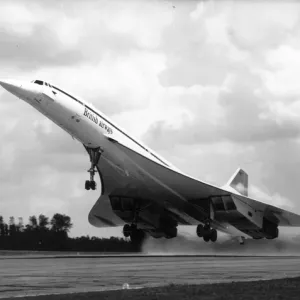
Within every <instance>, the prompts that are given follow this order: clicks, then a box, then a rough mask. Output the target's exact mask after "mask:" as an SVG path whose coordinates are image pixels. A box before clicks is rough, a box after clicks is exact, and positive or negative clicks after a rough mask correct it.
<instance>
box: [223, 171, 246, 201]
mask: <svg viewBox="0 0 300 300" xmlns="http://www.w3.org/2000/svg"><path fill="white" fill-rule="evenodd" d="M226 185H227V186H230V187H232V188H233V189H235V190H236V191H237V192H239V193H240V194H242V195H244V196H248V174H247V173H246V172H245V171H244V170H242V169H241V168H238V169H237V170H236V171H235V173H234V174H233V175H232V176H231V178H230V179H229V181H228V182H227V184H226Z"/></svg>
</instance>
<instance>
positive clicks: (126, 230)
mask: <svg viewBox="0 0 300 300" xmlns="http://www.w3.org/2000/svg"><path fill="white" fill-rule="evenodd" d="M131 232H132V228H131V226H130V225H129V224H125V225H124V227H123V234H124V236H125V237H129V236H130V234H131Z"/></svg>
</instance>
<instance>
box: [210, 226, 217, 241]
mask: <svg viewBox="0 0 300 300" xmlns="http://www.w3.org/2000/svg"><path fill="white" fill-rule="evenodd" d="M217 239H218V232H217V230H216V229H212V230H211V231H210V240H211V241H212V242H213V243H214V242H216V241H217Z"/></svg>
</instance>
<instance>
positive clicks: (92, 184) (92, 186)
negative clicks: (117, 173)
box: [90, 180, 96, 191]
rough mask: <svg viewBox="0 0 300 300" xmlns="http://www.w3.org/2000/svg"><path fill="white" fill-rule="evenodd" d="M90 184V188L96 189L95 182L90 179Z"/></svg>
mask: <svg viewBox="0 0 300 300" xmlns="http://www.w3.org/2000/svg"><path fill="white" fill-rule="evenodd" d="M90 185H91V189H92V190H93V191H94V190H95V189H96V182H95V181H94V180H93V181H91V183H90Z"/></svg>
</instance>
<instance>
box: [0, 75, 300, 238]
mask: <svg viewBox="0 0 300 300" xmlns="http://www.w3.org/2000/svg"><path fill="white" fill-rule="evenodd" d="M0 84H1V85H2V87H3V88H5V89H6V90H7V91H9V92H11V93H12V94H14V95H15V96H17V97H19V98H20V99H23V100H24V101H26V102H27V103H28V104H30V105H31V106H33V107H34V108H36V109H37V110H38V111H39V112H41V113H42V114H43V115H45V116H46V117H47V118H49V119H50V120H52V121H53V122H54V123H55V124H57V125H58V126H59V127H61V128H62V129H63V130H65V131H66V132H68V133H69V134H70V135H71V136H72V137H73V138H75V139H77V140H78V141H79V142H80V143H82V144H83V146H84V147H85V149H86V151H87V153H88V155H89V157H90V163H91V165H90V168H89V170H88V172H89V177H90V178H89V180H87V181H86V182H85V189H86V190H95V189H96V182H95V174H96V173H98V174H99V177H100V181H101V195H100V197H99V199H98V200H97V202H96V203H95V205H94V206H93V207H92V209H91V211H90V213H89V216H88V219H89V222H90V223H91V224H92V225H94V226H96V227H111V226H123V234H124V236H125V237H130V239H131V241H132V242H133V243H137V244H140V243H141V242H142V241H143V239H144V237H145V235H146V234H148V235H151V236H152V237H154V238H162V237H164V238H167V239H170V238H175V237H176V236H177V227H178V225H194V226H195V229H196V233H197V235H198V236H199V237H200V238H203V240H204V241H205V242H209V241H211V242H216V241H217V233H218V231H220V232H225V233H228V234H230V235H233V236H235V237H237V239H239V241H240V243H241V244H243V243H244V240H245V239H246V238H253V239H262V238H266V239H275V238H277V237H278V235H279V230H278V227H279V226H300V215H297V214H295V213H292V212H289V211H286V210H283V209H280V208H278V207H275V206H272V205H269V204H265V203H263V202H260V201H257V200H254V199H252V198H249V197H248V175H247V174H246V173H245V171H243V170H242V169H238V170H237V171H236V172H235V173H234V174H233V176H232V177H231V178H230V179H229V181H228V182H227V183H226V184H225V185H224V186H223V187H221V188H220V187H216V186H213V185H211V184H208V183H205V182H203V181H200V180H198V179H196V178H193V177H191V176H188V175H186V174H184V173H183V172H181V171H180V170H179V169H177V168H176V167H175V166H173V165H172V164H171V163H169V162H168V161H166V160H165V159H163V158H162V157H160V156H159V155H158V154H157V153H155V152H154V151H153V150H151V149H150V148H148V147H147V146H145V145H144V144H143V143H141V142H140V141H138V140H137V139H136V138H134V137H132V136H131V135H130V134H128V133H127V132H126V131H125V130H124V129H122V128H121V127H120V126H117V125H116V124H115V123H114V122H113V121H111V120H110V119H109V118H108V117H107V116H105V115H104V114H103V113H102V112H100V111H99V110H98V109H96V108H94V106H92V105H91V104H88V103H87V102H85V101H84V100H82V99H81V98H79V97H74V96H73V95H71V94H69V93H67V92H65V91H64V90H63V89H61V88H58V87H57V86H54V85H52V84H50V83H48V82H45V81H42V80H34V81H32V82H23V81H17V80H1V81H0Z"/></svg>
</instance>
